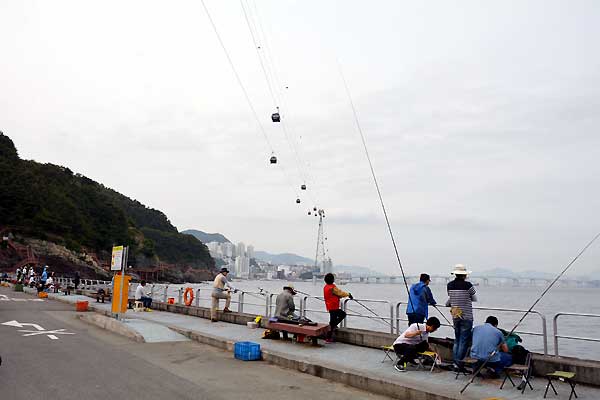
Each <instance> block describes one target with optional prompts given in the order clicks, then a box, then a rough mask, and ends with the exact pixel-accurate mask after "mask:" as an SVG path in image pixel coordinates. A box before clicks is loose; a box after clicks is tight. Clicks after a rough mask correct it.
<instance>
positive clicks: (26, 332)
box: [2, 320, 75, 340]
mask: <svg viewBox="0 0 600 400" xmlns="http://www.w3.org/2000/svg"><path fill="white" fill-rule="evenodd" d="M2 325H5V326H14V327H16V328H23V327H24V326H26V325H27V326H31V327H33V328H35V329H36V330H35V331H34V330H28V329H19V332H21V333H23V334H24V335H23V336H37V335H46V336H48V338H50V339H52V340H58V339H59V338H58V336H56V335H74V334H75V333H72V332H65V331H66V329H54V330H51V331H49V330H46V329H44V328H42V327H41V326H39V325H38V324H32V323H25V322H18V321H16V320H12V321H7V322H3V323H2Z"/></svg>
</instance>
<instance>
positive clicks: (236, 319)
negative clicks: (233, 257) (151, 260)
mask: <svg viewBox="0 0 600 400" xmlns="http://www.w3.org/2000/svg"><path fill="white" fill-rule="evenodd" d="M152 308H154V309H157V310H162V311H168V312H173V313H179V314H184V315H191V316H195V317H199V318H207V319H209V318H210V309H208V308H204V307H194V306H190V307H188V306H185V305H182V304H167V303H162V302H154V303H153V305H152ZM255 317H256V315H254V314H245V313H237V312H232V313H227V314H220V317H219V318H220V320H221V321H224V322H229V323H232V324H239V325H246V323H247V322H249V321H254V318H255ZM336 339H337V340H338V341H339V342H341V343H347V344H353V345H356V346H363V347H370V348H374V349H380V348H381V347H382V346H386V345H389V344H390V343H393V341H394V340H395V339H396V335H392V334H389V333H384V332H374V331H368V330H363V329H351V328H343V329H339V331H338V334H337V336H336ZM430 342H431V343H433V344H435V346H436V348H437V350H438V351H439V352H440V354H441V356H442V357H443V358H444V359H451V358H452V340H448V339H441V338H431V339H430ZM557 370H560V371H569V372H575V373H576V374H577V382H579V383H584V384H587V385H594V386H600V361H595V360H581V359H577V358H571V357H554V356H544V355H543V354H538V353H534V356H533V373H534V375H535V376H544V375H545V374H547V373H549V372H553V371H557Z"/></svg>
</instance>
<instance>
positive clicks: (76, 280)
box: [73, 271, 81, 290]
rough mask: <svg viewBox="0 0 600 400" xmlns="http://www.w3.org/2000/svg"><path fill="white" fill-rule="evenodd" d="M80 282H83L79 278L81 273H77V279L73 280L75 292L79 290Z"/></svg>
mask: <svg viewBox="0 0 600 400" xmlns="http://www.w3.org/2000/svg"><path fill="white" fill-rule="evenodd" d="M79 282H81V278H80V277H79V271H75V278H73V285H74V286H75V290H77V286H79Z"/></svg>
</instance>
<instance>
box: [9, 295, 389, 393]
mask: <svg viewBox="0 0 600 400" xmlns="http://www.w3.org/2000/svg"><path fill="white" fill-rule="evenodd" d="M4 296H7V297H8V298H9V299H11V300H8V301H6V300H2V298H3V297H4ZM14 299H17V300H21V301H15V300H14ZM32 299H34V298H33V297H32V296H30V295H26V294H22V293H15V292H13V291H12V290H10V289H7V288H3V287H1V288H0V354H1V356H2V358H3V364H2V366H0V382H1V388H0V390H1V392H0V393H1V395H0V398H2V399H3V400H25V399H27V400H29V399H32V398H37V399H61V400H75V399H86V400H87V399H90V400H96V399H98V400H100V399H102V400H107V399H115V398H126V399H132V400H136V399H143V400H154V399H156V400H158V399H160V400H166V399H167V400H175V399H177V400H179V399H195V400H196V399H210V400H212V399H214V400H219V399H228V400H231V399H257V398H259V399H277V400H286V399H299V398H317V397H326V398H327V399H334V400H335V399H340V400H342V399H373V400H384V399H386V398H385V397H381V396H375V395H371V394H369V393H366V392H363V391H359V390H355V389H352V388H349V387H346V386H344V385H340V384H336V383H332V382H329V381H327V380H324V379H320V378H316V377H313V376H309V375H306V374H301V373H298V372H295V371H290V370H285V369H281V368H279V367H275V366H272V365H268V364H266V363H263V362H242V361H238V360H235V359H233V357H232V355H231V353H229V352H224V351H221V350H218V349H215V348H213V347H210V346H207V345H202V344H199V343H195V342H174V343H155V344H151V343H135V342H132V341H130V340H128V339H126V338H124V337H121V336H117V335H114V334H112V333H109V332H107V331H104V330H102V329H99V328H96V327H94V326H90V325H87V324H85V323H83V322H81V321H79V320H77V319H76V318H75V315H76V314H75V312H74V311H73V306H71V305H66V304H63V303H59V302H56V301H43V302H38V301H31V300H32ZM22 300H26V301H22ZM11 321H17V322H19V323H34V324H37V325H39V326H40V327H41V328H42V329H45V330H51V331H56V330H60V329H65V331H58V332H53V333H52V332H49V333H47V334H46V333H44V332H45V331H39V330H38V328H37V327H32V326H27V325H25V326H23V327H16V326H12V325H10V324H9V325H2V324H3V323H6V322H9V323H10V322H11ZM12 324H13V325H14V323H12ZM19 330H27V331H31V332H19ZM34 332H42V333H41V334H35V335H32V336H23V335H26V334H28V333H34ZM65 333H74V334H72V335H69V334H65ZM48 335H51V336H55V337H57V338H58V339H51V338H49V337H48Z"/></svg>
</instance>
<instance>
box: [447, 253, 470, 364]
mask: <svg viewBox="0 0 600 400" xmlns="http://www.w3.org/2000/svg"><path fill="white" fill-rule="evenodd" d="M470 273H471V271H467V267H465V266H464V265H462V264H456V265H455V266H454V270H453V271H452V272H451V274H453V275H454V277H455V278H454V280H453V281H451V282H448V287H447V289H448V301H446V306H448V307H450V314H452V322H453V325H454V348H453V349H452V355H453V357H454V366H455V368H456V369H457V370H462V369H463V368H464V366H463V364H462V360H463V359H464V358H465V356H466V354H467V348H468V347H469V345H470V343H471V330H472V329H473V302H474V301H477V296H476V295H475V293H476V291H475V286H473V284H471V282H468V281H467V275H468V274H470Z"/></svg>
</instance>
